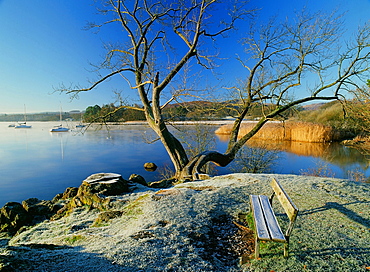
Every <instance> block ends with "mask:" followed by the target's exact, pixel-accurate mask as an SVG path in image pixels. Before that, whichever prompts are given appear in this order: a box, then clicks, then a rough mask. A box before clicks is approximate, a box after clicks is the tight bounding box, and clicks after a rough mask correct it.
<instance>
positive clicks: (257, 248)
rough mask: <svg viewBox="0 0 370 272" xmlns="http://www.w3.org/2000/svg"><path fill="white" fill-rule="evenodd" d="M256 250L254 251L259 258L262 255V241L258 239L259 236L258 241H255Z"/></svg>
mask: <svg viewBox="0 0 370 272" xmlns="http://www.w3.org/2000/svg"><path fill="white" fill-rule="evenodd" d="M255 243H256V244H255V250H254V253H255V258H256V259H258V258H259V257H260V241H259V240H258V238H256V241H255Z"/></svg>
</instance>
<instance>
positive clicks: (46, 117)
mask: <svg viewBox="0 0 370 272" xmlns="http://www.w3.org/2000/svg"><path fill="white" fill-rule="evenodd" d="M59 115H60V112H59V111H58V112H42V113H29V114H27V121H30V122H32V121H45V122H46V121H59V119H60V117H59ZM62 118H63V119H67V118H71V119H74V120H80V118H81V112H80V111H70V112H62ZM20 121H24V114H0V122H20Z"/></svg>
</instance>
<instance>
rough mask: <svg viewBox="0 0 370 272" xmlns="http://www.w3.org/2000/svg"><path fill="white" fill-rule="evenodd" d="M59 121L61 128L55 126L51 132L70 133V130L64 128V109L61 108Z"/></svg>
mask: <svg viewBox="0 0 370 272" xmlns="http://www.w3.org/2000/svg"><path fill="white" fill-rule="evenodd" d="M59 120H60V123H61V124H60V125H59V126H55V127H53V128H51V129H50V132H68V131H69V128H66V127H63V126H62V107H60V114H59Z"/></svg>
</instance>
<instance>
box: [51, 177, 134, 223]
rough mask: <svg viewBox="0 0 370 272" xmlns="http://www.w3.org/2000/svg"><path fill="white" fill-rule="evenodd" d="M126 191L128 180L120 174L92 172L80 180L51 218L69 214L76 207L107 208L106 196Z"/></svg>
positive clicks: (108, 202) (107, 199)
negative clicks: (66, 200) (63, 204)
mask: <svg viewBox="0 0 370 272" xmlns="http://www.w3.org/2000/svg"><path fill="white" fill-rule="evenodd" d="M70 191H72V190H70ZM73 192H75V190H73ZM128 192H130V187H129V182H128V181H127V180H124V179H123V178H122V176H121V175H119V174H115V173H99V174H93V175H91V176H89V177H88V178H86V179H85V180H84V181H82V184H81V185H80V187H78V189H77V192H76V194H75V195H74V193H72V195H74V196H73V197H72V198H71V199H70V201H69V202H68V203H67V205H65V206H64V207H63V208H62V209H60V210H59V211H58V212H57V214H56V215H55V216H53V219H58V218H60V217H63V216H65V215H67V214H69V213H70V212H72V210H73V209H74V208H76V207H86V208H88V209H99V210H107V209H109V207H110V202H111V199H110V198H108V196H115V195H121V194H123V193H128ZM65 195H67V193H66V192H65V194H64V196H65ZM62 198H63V196H62Z"/></svg>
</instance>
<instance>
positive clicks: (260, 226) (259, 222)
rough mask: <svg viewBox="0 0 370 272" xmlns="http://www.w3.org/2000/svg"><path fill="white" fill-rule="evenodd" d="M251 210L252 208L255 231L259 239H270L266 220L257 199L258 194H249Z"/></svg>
mask: <svg viewBox="0 0 370 272" xmlns="http://www.w3.org/2000/svg"><path fill="white" fill-rule="evenodd" d="M250 200H251V205H252V206H253V207H252V210H253V217H254V223H255V227H256V233H257V236H258V239H259V240H270V235H269V232H268V229H267V226H266V222H265V220H264V216H263V211H262V207H261V203H260V201H259V197H258V195H251V196H250Z"/></svg>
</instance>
